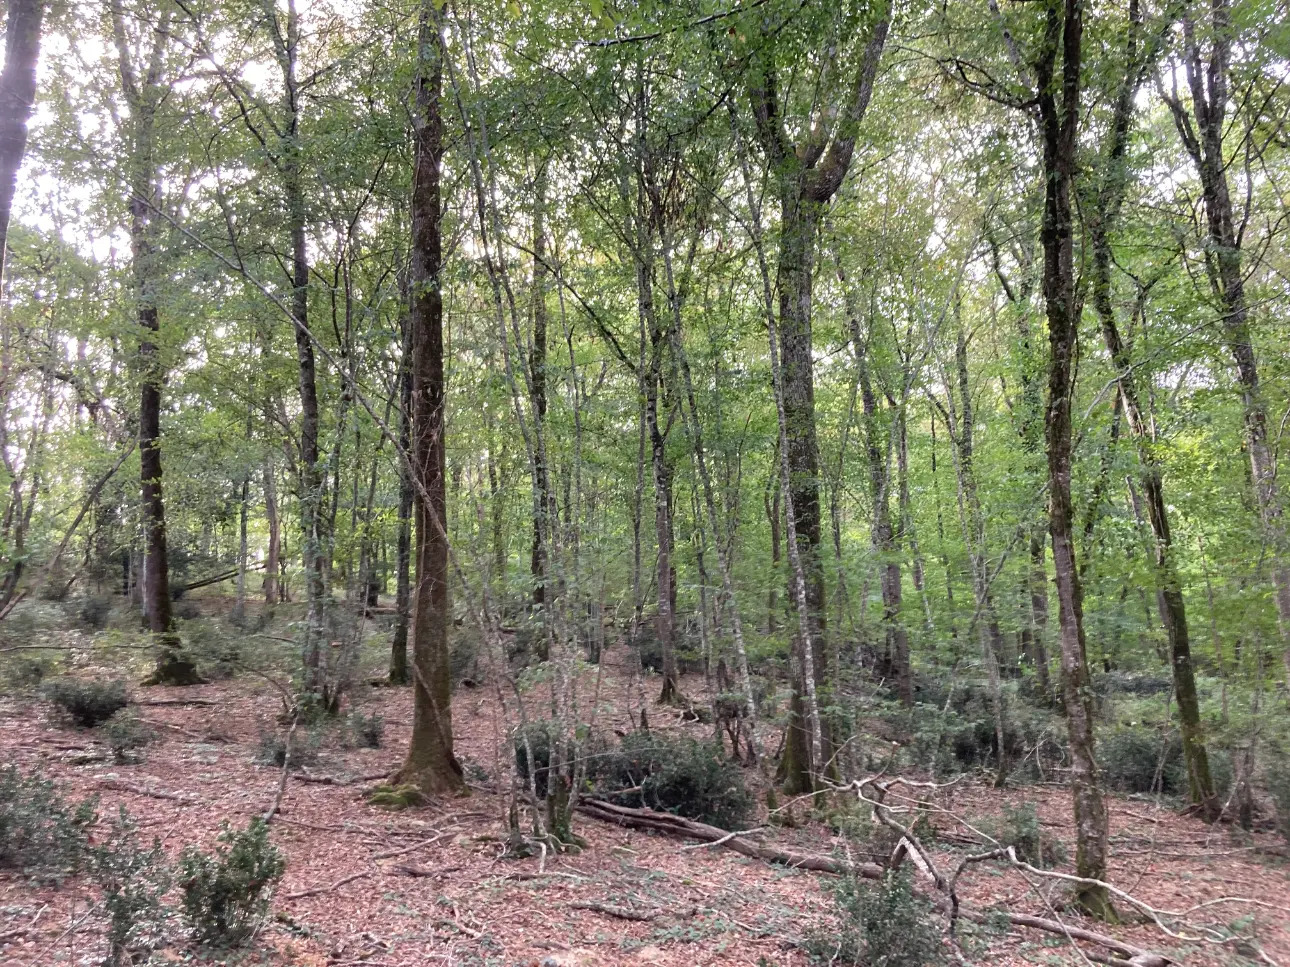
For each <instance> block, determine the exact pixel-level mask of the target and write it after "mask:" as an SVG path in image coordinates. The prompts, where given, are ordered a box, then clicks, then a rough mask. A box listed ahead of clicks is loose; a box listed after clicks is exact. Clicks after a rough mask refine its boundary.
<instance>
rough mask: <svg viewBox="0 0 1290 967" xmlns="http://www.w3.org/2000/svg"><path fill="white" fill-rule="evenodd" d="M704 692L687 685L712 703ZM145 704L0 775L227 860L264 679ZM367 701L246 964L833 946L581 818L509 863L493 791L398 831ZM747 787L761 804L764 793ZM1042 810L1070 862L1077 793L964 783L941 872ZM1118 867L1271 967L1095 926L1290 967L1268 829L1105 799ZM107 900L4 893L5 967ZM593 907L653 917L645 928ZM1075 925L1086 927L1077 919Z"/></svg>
mask: <svg viewBox="0 0 1290 967" xmlns="http://www.w3.org/2000/svg"><path fill="white" fill-rule="evenodd" d="M701 686H702V682H701V681H699V682H691V683H688V684H687V687H688V688H692V689H693V690H694V691H695V692H697V691H698V690H699V689H700V688H701ZM592 687H593V688H594V687H595V685H594V683H593V685H592ZM645 687H646V688H647V689H652V688H653V686H652V685H649V684H648V683H647V684H646V686H645ZM599 689H600V691H599V699H598V700H597V701H596V702H595V705H596V708H597V709H598V712H597V716H599V725H600V726H601V727H602V728H611V727H617V728H628V727H630V723H629V722H628V721H627V716H626V712H625V709H626V708H627V707H629V706H631V704H632V702H630V701H629V698H631V697H632V696H631V694H629V693H630V692H631V691H632V690H633V689H635V690H636V691H637V693H639V686H638V685H633V684H631V682H630V681H629V679H628V677H627V676H625V675H623V674H622V668H621V667H619V666H617V665H616V663H615V662H614V661H612V660H610V661H607V662H606V663H605V668H604V676H603V679H602V680H601V681H600V684H599ZM135 697H136V699H137V700H138V701H139V702H140V711H141V713H142V714H143V717H144V718H145V719H146V720H147V721H148V722H149V723H151V724H152V726H153V727H154V728H155V730H156V731H157V733H158V741H157V742H156V744H154V745H152V746H150V747H149V748H148V749H147V750H146V758H145V760H144V761H143V762H141V763H139V764H136V765H127V766H121V765H116V764H113V763H112V762H111V760H110V758H108V757H103V756H99V755H97V754H98V753H102V752H103V751H104V749H103V748H102V745H101V743H99V742H98V741H97V740H96V739H95V737H94V735H93V733H89V732H81V731H77V730H75V729H69V728H66V727H63V726H62V725H60V724H58V723H57V722H55V721H54V720H53V719H52V718H51V717H50V715H49V712H48V709H47V708H46V707H45V706H43V705H42V704H21V703H16V702H4V703H0V760H2V761H4V762H16V763H18V764H19V765H20V766H22V767H23V768H29V767H32V766H35V765H40V766H41V767H43V769H44V770H45V771H46V773H47V774H49V775H50V776H52V777H54V778H55V779H57V780H58V781H59V782H60V783H61V784H62V785H63V786H64V787H65V788H66V790H67V791H68V792H69V793H70V794H71V795H72V796H75V797H79V796H82V795H86V794H90V793H93V794H95V795H97V796H98V797H99V803H100V806H99V812H100V815H101V816H105V815H112V814H114V813H115V811H116V809H117V806H118V805H119V804H120V805H125V806H126V807H127V808H128V809H129V811H130V813H131V814H132V815H133V816H135V817H136V818H137V820H138V823H139V826H140V828H141V831H142V833H143V835H144V836H146V837H149V838H150V837H152V836H156V837H158V838H159V839H160V841H161V842H162V843H163V844H164V846H165V848H166V849H167V850H168V851H170V852H172V853H175V852H178V850H179V849H180V848H182V847H183V846H184V845H185V844H188V843H198V844H202V843H208V842H210V841H211V840H212V839H213V838H214V836H215V835H216V833H217V832H218V828H219V824H220V821H221V820H228V821H230V822H231V823H233V824H236V825H241V824H244V823H245V822H246V821H247V820H248V819H249V818H250V817H252V816H254V815H258V814H262V813H263V812H264V811H265V810H266V808H267V807H268V806H269V804H270V803H271V802H272V801H273V798H274V795H275V792H276V790H277V787H278V783H279V776H280V770H278V769H276V768H272V767H269V766H264V765H258V764H256V763H255V762H254V761H253V759H254V754H255V750H256V747H257V744H258V741H259V738H260V735H261V732H262V731H264V730H272V729H274V728H275V727H277V726H276V716H277V714H278V712H279V711H280V709H281V700H280V697H279V696H278V694H277V693H276V692H275V691H274V690H273V689H272V688H271V687H270V686H269V685H268V684H267V683H265V682H263V681H260V680H258V679H256V678H253V677H246V678H240V679H237V680H234V681H231V682H223V683H217V684H210V685H203V686H198V687H195V688H189V689H182V690H180V689H164V688H153V689H138V690H136V692H135ZM174 702H184V703H190V704H170V703H174ZM363 702H364V708H366V709H368V710H375V711H378V712H379V713H380V714H381V715H382V716H384V718H385V723H386V730H385V742H384V746H383V747H382V748H380V749H347V748H342V747H340V746H339V745H334V746H332V745H329V746H326V747H324V748H323V749H322V750H321V759H320V761H319V762H318V763H317V764H316V765H313V766H311V767H310V770H309V773H308V775H307V777H306V778H304V779H302V778H298V777H295V776H293V777H292V778H290V779H289V781H288V782H287V785H286V789H285V793H284V796H283V799H282V808H281V813H280V815H279V816H278V817H277V818H275V820H274V822H273V827H272V829H273V839H274V841H275V842H276V843H277V845H278V846H279V847H280V848H281V849H282V851H283V852H284V854H285V856H286V859H287V872H286V875H285V877H284V879H283V881H282V883H281V884H280V886H279V888H278V891H277V894H276V896H275V898H274V902H273V911H274V916H273V918H272V919H271V920H269V921H268V922H267V923H266V924H265V926H264V927H263V929H262V930H261V931H260V933H259V934H258V935H257V937H256V938H255V943H254V947H253V949H252V950H251V951H249V952H244V953H241V954H239V955H238V958H237V961H236V962H238V963H266V964H267V963H272V964H293V965H313V967H358V965H368V967H414V965H417V967H419V965H425V964H454V965H455V964H460V965H467V964H480V965H484V964H496V965H504V967H512V965H534V964H536V965H544V967H545V965H572V964H580V965H606V967H608V965H634V964H641V965H660V967H664V965H666V967H690V965H757V967H762V965H765V967H770V965H776V967H789V965H803V964H806V963H808V958H807V957H806V955H805V954H804V953H803V952H802V951H801V949H800V948H799V947H798V946H797V941H798V940H799V939H800V938H802V937H803V936H804V935H806V934H807V933H809V932H811V931H814V930H823V929H827V927H828V922H829V921H828V914H829V911H830V909H831V901H830V897H829V893H828V888H829V880H830V877H827V876H819V875H817V874H811V873H804V872H800V871H795V870H791V869H786V868H782V867H774V866H770V865H767V864H765V863H762V862H760V861H757V860H753V859H748V858H745V857H743V856H740V855H737V854H735V853H733V852H731V851H729V850H726V849H723V848H720V847H715V848H714V847H707V846H703V847H699V846H696V844H691V843H685V842H682V841H679V840H675V839H669V838H661V837H656V836H654V835H650V834H645V833H639V832H633V831H630V830H626V829H621V828H617V827H613V826H609V825H606V824H603V823H600V822H596V821H593V820H591V819H588V818H585V817H584V818H581V819H580V821H579V823H578V826H577V831H578V833H580V834H581V835H582V836H584V837H585V838H586V839H587V841H588V848H587V849H586V850H584V851H582V852H580V853H577V854H573V855H559V856H554V855H553V856H547V857H545V858H542V857H538V856H535V857H532V858H529V859H525V860H510V859H505V858H503V855H502V854H503V842H502V840H503V837H504V831H505V830H504V823H503V822H502V816H503V814H504V800H503V798H502V797H501V796H499V795H497V794H496V793H494V792H492V791H490V790H489V789H488V788H487V785H488V780H487V779H482V778H481V782H482V785H479V786H477V787H476V788H475V789H474V790H473V792H472V794H471V795H469V796H467V797H463V798H461V799H455V800H453V801H449V802H439V803H435V804H432V805H430V806H427V807H424V808H418V809H411V810H405V811H397V812H391V811H388V810H385V809H381V808H376V807H374V806H371V805H369V804H368V803H367V802H366V801H365V792H366V791H367V790H368V789H370V788H371V786H372V785H374V784H375V782H376V777H378V776H380V775H382V774H386V773H388V772H390V771H392V770H393V769H394V768H395V766H396V765H397V764H398V763H399V761H400V756H401V754H402V752H403V751H404V747H405V743H406V741H407V735H408V731H409V727H410V722H411V695H410V692H409V690H407V689H373V690H371V692H370V693H369V694H368V695H366V696H365V697H364V699H363ZM453 715H454V727H455V730H456V731H457V734H458V740H457V741H458V751H459V753H460V754H461V755H462V757H463V759H464V760H465V761H466V762H467V763H470V764H473V766H474V768H472V769H470V772H471V774H472V775H475V776H477V777H482V776H483V774H484V772H487V773H489V774H492V775H496V774H497V770H498V765H499V756H501V755H504V754H506V752H505V750H506V749H507V748H508V747H507V746H505V745H501V743H500V742H499V739H503V736H504V725H503V721H502V715H501V710H500V707H499V705H498V702H497V701H496V699H495V696H494V694H493V693H492V691H491V689H488V688H475V689H462V690H460V691H459V693H458V694H457V696H456V697H455V699H454V703H453ZM669 716H670V717H671V718H670V720H669ZM651 722H652V723H654V727H656V728H657V727H671V728H688V729H693V730H695V731H696V734H706V733H707V732H708V730H709V728H710V727H709V726H701V725H698V724H691V725H684V726H682V725H681V724H680V723H679V722H677V721H676V716H675V715H674V713H670V712H669V711H668V710H665V709H657V710H652V711H651ZM499 746H500V748H499ZM320 780H324V781H320ZM751 780H752V784H753V785H754V786H755V787H756V788H758V789H759V791H760V790H764V780H762V779H761V777H759V776H752V777H751ZM759 798H761V797H760V796H759ZM1025 802H1030V803H1034V804H1035V806H1036V808H1037V811H1038V814H1039V817H1040V820H1041V822H1042V823H1043V825H1044V828H1045V829H1046V831H1047V832H1049V833H1050V834H1052V835H1053V836H1054V837H1056V838H1057V839H1060V840H1062V841H1064V842H1065V843H1066V845H1067V847H1068V851H1069V853H1070V854H1071V855H1072V856H1073V854H1074V843H1073V830H1072V829H1071V827H1070V798H1069V794H1068V792H1067V791H1066V790H1065V789H1063V788H1061V787H1060V786H1056V785H1038V786H1035V785H1031V786H1021V787H1018V788H1016V789H1012V790H1007V791H1003V792H999V791H996V790H993V789H990V788H988V787H987V786H984V785H981V784H975V783H973V782H970V781H965V782H963V783H961V784H960V785H959V786H957V787H956V788H955V789H953V790H952V791H950V792H948V793H947V794H945V796H943V797H942V799H941V804H942V805H943V806H944V807H945V808H946V809H947V810H948V812H945V813H938V814H936V815H935V816H934V817H933V819H934V825H935V826H936V827H937V829H938V831H939V832H941V833H942V834H943V838H941V839H940V840H939V845H938V846H937V847H936V850H937V853H936V856H937V858H938V859H939V860H940V862H941V865H942V868H944V869H949V870H952V869H953V868H954V866H955V865H956V864H957V862H958V859H957V857H959V856H961V855H963V851H964V850H963V846H962V845H961V842H962V840H963V837H965V836H966V833H967V830H966V829H964V828H963V827H962V826H961V825H959V824H958V823H957V822H956V821H955V820H954V819H953V815H957V816H962V817H977V818H979V817H981V816H983V815H986V814H989V813H992V812H997V811H998V810H999V809H1000V808H1001V806H1002V805H1003V804H1004V803H1010V804H1014V805H1016V804H1021V803H1025ZM762 808H763V812H764V806H763V807H762ZM763 835H764V836H765V837H766V838H767V840H768V841H773V842H775V843H776V844H778V845H782V846H787V847H791V848H795V849H798V850H802V851H809V852H814V853H823V854H828V853H831V852H838V853H840V852H842V851H844V850H845V849H847V843H846V841H845V840H843V839H842V838H840V837H839V836H837V835H835V834H834V833H833V832H832V831H831V830H830V829H829V828H828V827H826V826H825V825H823V824H822V823H818V822H807V823H805V824H804V825H801V826H798V827H796V828H792V829H786V828H782V827H777V828H774V829H772V830H768V831H766V832H765V833H764V834H763ZM956 843H959V844H960V845H956ZM1111 856H1112V862H1111V870H1110V877H1111V880H1112V881H1113V882H1114V883H1116V884H1117V885H1119V886H1121V887H1122V888H1123V889H1125V890H1127V891H1129V892H1131V893H1133V894H1134V895H1135V896H1137V897H1139V898H1141V899H1143V900H1145V901H1147V902H1148V903H1150V904H1152V905H1154V906H1156V907H1159V908H1162V909H1169V910H1185V909H1188V908H1194V909H1193V912H1192V913H1191V914H1190V915H1189V917H1188V918H1187V919H1188V920H1189V921H1190V922H1191V923H1192V924H1194V925H1202V924H1203V925H1207V926H1217V927H1220V928H1222V927H1226V926H1229V925H1232V924H1239V926H1240V927H1241V928H1242V929H1243V930H1244V931H1245V932H1247V933H1249V932H1251V931H1252V932H1253V934H1254V935H1255V936H1256V937H1257V940H1258V944H1259V947H1260V948H1261V951H1262V953H1261V954H1260V953H1258V952H1256V951H1255V950H1252V949H1250V948H1248V947H1245V946H1242V945H1238V944H1234V943H1228V944H1215V943H1212V942H1208V941H1206V940H1203V939H1199V934H1198V933H1197V932H1196V931H1195V930H1191V929H1180V930H1178V931H1177V932H1178V933H1179V934H1181V935H1182V936H1180V937H1171V936H1168V935H1166V934H1165V933H1163V932H1162V931H1161V930H1160V929H1158V928H1156V927H1155V926H1152V925H1144V924H1141V923H1135V924H1128V925H1122V926H1118V927H1112V928H1105V927H1100V926H1098V925H1095V924H1083V925H1084V926H1087V927H1089V928H1090V929H1103V930H1106V931H1107V932H1110V933H1112V934H1114V935H1115V936H1117V937H1121V938H1123V939H1126V940H1129V941H1130V942H1133V943H1135V944H1138V945H1140V946H1142V947H1146V948H1149V949H1151V950H1154V951H1159V952H1161V953H1164V954H1166V955H1168V956H1170V957H1172V958H1173V959H1174V960H1175V961H1176V962H1177V963H1185V964H1189V965H1191V964H1196V965H1206V964H1239V963H1259V962H1262V963H1269V964H1271V963H1275V964H1282V965H1290V862H1288V861H1287V860H1286V858H1285V857H1286V851H1285V847H1284V844H1280V845H1278V842H1277V841H1276V840H1275V839H1274V838H1273V837H1272V836H1270V835H1269V834H1254V835H1253V836H1245V835H1242V836H1237V835H1234V834H1233V833H1232V832H1230V831H1228V830H1226V829H1223V828H1219V829H1213V828H1210V827H1207V826H1205V825H1204V824H1202V823H1200V822H1198V821H1196V820H1193V819H1189V818H1185V817H1182V816H1180V815H1178V814H1177V813H1175V812H1173V811H1171V810H1170V809H1168V808H1164V807H1162V806H1161V805H1159V804H1157V803H1155V802H1153V801H1150V800H1145V799H1122V798H1117V799H1114V800H1112V802H1111ZM1062 869H1069V866H1063V867H1062ZM960 893H961V895H962V896H963V897H964V899H965V901H966V902H970V903H971V904H973V905H975V906H978V907H990V906H993V905H999V906H1002V907H1003V908H1005V909H1007V910H1010V911H1012V912H1018V913H1020V912H1024V913H1031V914H1035V915H1039V916H1045V917H1052V916H1053V915H1054V914H1053V909H1052V904H1054V903H1057V902H1059V898H1060V894H1061V891H1060V889H1059V888H1057V887H1056V886H1055V885H1053V884H1051V883H1050V882H1041V881H1039V880H1037V879H1035V878H1034V877H1031V878H1029V879H1027V878H1025V877H1024V876H1023V875H1022V874H1020V873H1017V872H1015V871H1007V870H1004V869H1001V868H999V867H998V866H980V867H972V868H971V869H970V870H969V871H968V872H966V873H965V874H964V876H963V879H962V880H961V886H960ZM91 896H92V894H91V891H90V888H89V887H88V886H87V885H85V884H82V883H79V882H77V881H75V880H72V881H69V882H68V883H65V884H64V885H63V886H62V887H61V888H59V889H35V888H33V887H32V886H31V885H30V884H29V883H27V882H25V881H24V880H23V879H22V878H20V877H18V876H15V875H13V874H11V873H6V874H3V875H0V967H9V965H19V964H22V965H35V964H72V963H75V964H97V963H98V962H99V960H100V959H101V957H102V949H103V948H102V943H101V939H100V932H99V931H100V929H101V925H100V924H99V923H98V922H97V920H96V917H95V915H94V911H93V909H92V906H93V901H92V899H91ZM580 903H600V904H608V905H612V906H614V907H618V908H632V909H635V910H638V911H644V912H646V913H652V914H657V915H656V916H655V917H654V918H653V919H649V920H641V921H628V920H623V919H620V918H618V917H616V916H613V915H609V914H607V913H605V912H602V911H597V910H594V909H587V908H585V907H580V906H579V904H580ZM1058 915H1059V916H1060V917H1061V918H1062V919H1063V920H1064V921H1066V922H1068V923H1070V924H1072V925H1074V924H1079V923H1080V921H1079V918H1078V917H1075V916H1074V914H1072V913H1070V912H1059V914H1058ZM973 943H974V944H975V947H973V948H970V949H969V953H970V955H971V957H972V959H973V960H974V961H975V962H978V963H991V964H1066V963H1087V961H1086V960H1085V959H1084V958H1083V956H1082V955H1081V954H1079V953H1078V952H1076V951H1075V950H1074V949H1073V948H1072V947H1071V945H1070V942H1069V941H1068V940H1067V939H1066V938H1063V937H1060V936H1052V935H1048V934H1043V933H1038V932H1031V931H1016V930H1012V931H1008V932H1004V933H993V934H989V935H979V936H977V937H976V938H974V940H973ZM1260 957H1261V958H1262V959H1260ZM193 958H194V954H193V953H192V952H191V951H190V950H187V949H186V948H185V947H184V945H183V944H182V942H181V941H180V940H178V939H176V941H175V944H174V946H173V947H170V948H166V949H163V950H160V951H158V952H156V953H154V955H153V961H154V962H161V963H166V962H175V963H178V962H192V961H193Z"/></svg>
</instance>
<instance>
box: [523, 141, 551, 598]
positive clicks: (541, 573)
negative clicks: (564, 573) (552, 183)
mask: <svg viewBox="0 0 1290 967" xmlns="http://www.w3.org/2000/svg"><path fill="white" fill-rule="evenodd" d="M546 183H547V171H546V164H545V163H542V164H540V165H539V168H538V174H537V179H536V184H535V185H534V199H533V345H532V348H531V349H530V350H529V386H530V387H531V390H530V395H531V397H532V399H531V408H532V411H533V428H534V433H535V434H537V435H541V434H542V432H543V428H544V427H543V424H544V423H545V422H546V409H547V399H546V395H547V394H546V357H547V336H546V329H547V306H546V285H547V277H548V275H549V274H550V273H549V272H548V270H547V261H546ZM555 517H556V514H555V497H554V496H553V495H552V493H551V480H550V474H549V472H548V470H547V463H546V448H545V447H542V448H541V450H540V451H538V452H535V453H534V459H533V549H532V553H531V555H530V557H531V563H530V571H531V572H532V575H533V604H534V605H535V606H536V607H539V608H540V607H542V605H543V603H544V602H545V600H546V582H547V574H546V570H547V568H546V548H545V546H544V545H543V535H544V534H546V533H549V532H550V529H551V526H552V523H553V522H554V520H555Z"/></svg>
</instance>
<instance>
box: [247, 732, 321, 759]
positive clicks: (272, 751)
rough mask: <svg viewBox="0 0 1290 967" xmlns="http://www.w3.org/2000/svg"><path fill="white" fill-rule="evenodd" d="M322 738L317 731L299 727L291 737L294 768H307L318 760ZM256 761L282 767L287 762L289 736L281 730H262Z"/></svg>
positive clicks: (256, 750)
mask: <svg viewBox="0 0 1290 967" xmlns="http://www.w3.org/2000/svg"><path fill="white" fill-rule="evenodd" d="M320 742H321V739H320V737H319V735H318V733H317V732H313V731H310V732H305V731H303V730H300V729H297V730H296V734H295V735H294V736H293V737H292V739H291V765H290V768H292V769H305V768H307V767H309V766H312V765H316V764H317V762H318V746H319V744H320ZM255 761H256V762H259V763H261V764H262V765H266V766H277V767H278V768H279V769H281V768H282V767H283V766H284V765H286V764H287V737H286V735H284V734H283V733H281V732H266V731H264V730H261V731H260V740H259V742H258V743H257V745H256V749H255Z"/></svg>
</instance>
